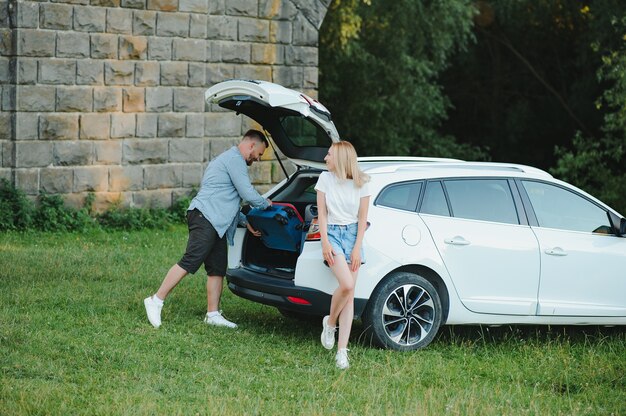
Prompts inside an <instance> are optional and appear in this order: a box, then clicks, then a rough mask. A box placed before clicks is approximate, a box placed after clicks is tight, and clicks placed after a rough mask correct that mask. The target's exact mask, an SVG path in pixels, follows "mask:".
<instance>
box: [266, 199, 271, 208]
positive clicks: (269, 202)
mask: <svg viewBox="0 0 626 416" xmlns="http://www.w3.org/2000/svg"><path fill="white" fill-rule="evenodd" d="M267 203H268V204H270V207H271V206H272V200H271V199H269V198H267Z"/></svg>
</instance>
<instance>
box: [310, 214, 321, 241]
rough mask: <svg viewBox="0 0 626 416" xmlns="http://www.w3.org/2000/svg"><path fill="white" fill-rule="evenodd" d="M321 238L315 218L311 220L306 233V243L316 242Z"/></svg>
mask: <svg viewBox="0 0 626 416" xmlns="http://www.w3.org/2000/svg"><path fill="white" fill-rule="evenodd" d="M321 238H322V236H321V235H320V225H319V223H318V222H317V218H313V219H312V220H311V225H309V231H308V232H307V233H306V241H318V240H319V239H321Z"/></svg>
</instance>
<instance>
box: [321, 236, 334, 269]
mask: <svg viewBox="0 0 626 416" xmlns="http://www.w3.org/2000/svg"><path fill="white" fill-rule="evenodd" d="M322 256H324V260H326V263H328V265H329V266H333V265H334V264H335V250H333V246H332V245H330V243H329V242H328V241H327V242H322Z"/></svg>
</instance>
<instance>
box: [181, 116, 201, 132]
mask: <svg viewBox="0 0 626 416" xmlns="http://www.w3.org/2000/svg"><path fill="white" fill-rule="evenodd" d="M185 130H186V133H185V136H186V137H204V114H187V121H186V129H185Z"/></svg>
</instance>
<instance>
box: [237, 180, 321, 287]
mask: <svg viewBox="0 0 626 416" xmlns="http://www.w3.org/2000/svg"><path fill="white" fill-rule="evenodd" d="M319 173H320V171H318V170H314V169H305V170H301V171H299V172H297V173H296V174H295V175H293V177H292V178H291V179H290V180H289V181H288V182H287V183H286V184H285V186H284V187H282V188H281V189H279V190H278V191H277V192H275V193H274V194H272V195H269V198H270V199H271V200H272V202H274V203H275V204H274V205H275V207H274V208H276V207H277V206H278V205H279V204H289V206H288V207H284V210H286V211H287V213H288V214H289V217H293V218H291V219H292V220H293V221H289V223H287V219H284V218H280V217H279V216H278V214H276V212H277V211H271V212H268V213H264V212H259V211H257V210H251V211H249V212H248V220H249V221H250V224H251V225H252V226H253V227H255V228H256V229H258V230H260V231H261V232H262V234H263V237H261V238H258V237H255V236H253V235H251V234H250V233H246V236H245V238H244V241H243V248H242V253H241V255H242V257H241V261H242V265H243V266H244V267H246V268H249V269H253V270H256V271H261V272H264V273H268V274H270V275H272V276H275V277H279V278H283V279H293V278H294V273H295V269H296V262H297V261H298V256H299V255H300V253H301V251H302V247H303V245H304V244H305V236H306V234H307V232H308V229H309V224H310V222H311V220H312V219H313V218H314V217H315V216H316V209H315V204H316V200H317V199H316V198H317V194H316V192H315V189H314V188H315V184H316V183H317V178H318V176H319ZM280 208H283V207H280ZM292 208H293V210H295V211H297V213H291V212H290V210H291V209H292ZM284 210H283V209H281V210H280V211H284ZM283 216H286V215H284V214H283ZM261 217H265V218H261ZM298 224H300V225H298ZM287 229H289V232H288V233H287V231H286V230H287ZM287 234H289V235H287ZM286 240H288V241H286Z"/></svg>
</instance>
